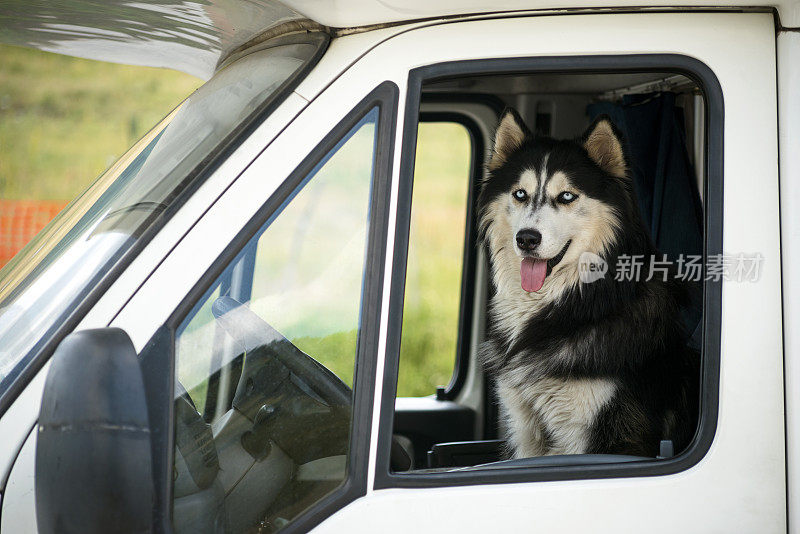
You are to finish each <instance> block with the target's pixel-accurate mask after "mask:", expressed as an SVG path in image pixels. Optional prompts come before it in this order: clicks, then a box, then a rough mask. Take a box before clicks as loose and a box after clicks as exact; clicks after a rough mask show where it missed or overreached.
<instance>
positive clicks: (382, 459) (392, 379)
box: [374, 54, 724, 489]
mask: <svg viewBox="0 0 800 534" xmlns="http://www.w3.org/2000/svg"><path fill="white" fill-rule="evenodd" d="M609 71H613V72H664V71H669V72H675V73H680V74H683V75H685V76H687V77H689V78H691V79H693V80H694V81H695V82H696V83H698V85H699V86H700V88H701V90H702V92H703V95H704V96H705V99H706V121H707V126H708V127H707V129H706V136H707V138H706V141H707V142H706V153H707V155H708V157H707V158H706V183H705V194H704V196H703V198H705V199H706V205H705V234H704V235H705V246H704V253H705V255H706V256H705V257H708V256H709V255H712V254H721V253H722V231H723V220H722V215H723V212H722V201H723V196H722V193H723V133H724V132H723V127H724V105H723V103H724V99H723V94H722V88H721V86H720V84H719V80H718V79H717V77H716V75H715V74H714V72H713V71H712V70H711V69H710V68H709V67H708V66H707V65H705V64H704V63H702V62H701V61H699V60H697V59H694V58H691V57H688V56H684V55H678V54H630V55H598V56H575V57H525V58H505V59H479V60H467V61H454V62H447V63H441V64H436V65H430V66H425V67H419V68H416V69H414V70H412V71H411V72H410V73H409V80H408V95H407V97H406V109H405V116H404V121H405V122H404V127H403V147H402V154H401V159H400V178H399V179H400V184H399V193H398V211H397V225H396V233H395V245H394V250H395V251H396V253H395V255H394V258H393V265H392V277H391V284H392V286H391V292H390V301H389V325H388V332H387V346H386V361H385V366H384V375H383V397H382V398H381V412H380V422H379V435H378V450H377V465H376V472H375V482H374V488H375V489H382V488H390V487H407V488H409V487H411V488H415V487H416V488H421V487H440V486H463V485H474V484H498V483H512V482H533V481H546V480H575V479H591V478H614V477H634V476H657V475H666V474H671V473H676V472H679V471H683V470H685V469H688V468H690V467H692V466H694V465H695V464H697V463H698V462H699V461H700V460H701V459H702V458H703V457H704V456H705V454H706V452H707V451H708V449H709V447H710V446H711V443H712V441H713V439H714V435H715V433H716V428H717V417H718V399H719V367H720V365H719V362H720V334H721V332H720V327H721V315H722V283H721V282H720V281H705V282H704V291H703V298H704V301H703V326H704V328H703V355H702V392H701V399H700V405H701V413H700V420H699V424H698V431H697V434H696V435H695V438H694V440H693V441H692V444H691V445H690V446H689V447H688V448H687V449H686V451H684V452H683V453H681V454H680V455H678V456H675V457H673V458H669V459H664V460H651V461H642V462H635V463H631V464H624V463H619V464H605V465H581V466H552V467H535V468H526V467H519V468H518V469H503V470H500V469H497V470H492V469H486V470H485V471H484V470H481V472H476V471H462V472H448V473H435V474H428V473H413V472H412V473H392V472H391V471H390V464H389V452H390V446H391V439H392V424H393V419H394V400H395V395H396V385H397V368H398V360H399V349H400V337H401V329H402V324H403V294H404V284H405V271H406V254H405V252H404V251H406V250H407V248H408V235H409V223H410V213H411V183H412V180H413V171H414V158H415V149H416V141H417V139H416V137H417V119H418V116H419V105H420V95H421V91H422V83H423V82H431V81H434V80H442V79H447V78H458V77H464V76H471V75H478V74H482V75H485V74H512V73H535V72H540V73H541V72H557V73H565V74H566V73H578V72H579V73H584V74H585V73H606V72H609Z"/></svg>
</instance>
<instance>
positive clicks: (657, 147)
mask: <svg viewBox="0 0 800 534" xmlns="http://www.w3.org/2000/svg"><path fill="white" fill-rule="evenodd" d="M587 112H588V114H589V116H590V117H591V119H592V120H594V119H595V118H596V117H597V116H598V115H602V114H606V115H608V116H609V117H611V120H612V121H613V122H614V124H615V125H616V126H617V128H619V129H620V131H621V132H622V135H623V137H624V141H625V144H626V145H627V147H628V156H629V159H630V161H629V166H630V169H631V174H632V177H633V180H634V188H635V190H636V196H637V198H638V201H639V209H640V210H641V213H642V217H643V219H644V221H645V225H646V226H647V227H648V229H649V230H650V236H651V237H652V238H653V241H654V242H655V244H656V247H657V248H658V250H659V251H661V252H662V253H664V254H667V256H668V257H669V259H671V260H673V261H674V260H675V259H677V257H678V256H679V255H680V254H684V255H694V254H698V255H699V254H702V252H703V212H702V206H701V203H700V196H699V193H698V191H697V181H696V180H695V174H694V171H693V169H692V166H691V163H690V161H689V155H688V154H687V153H686V135H685V132H684V120H683V108H680V107H677V106H676V105H675V93H669V92H664V93H649V94H641V95H628V96H625V97H623V99H622V101H620V102H599V103H596V104H591V105H589V107H588V110H587Z"/></svg>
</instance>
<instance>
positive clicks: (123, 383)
mask: <svg viewBox="0 0 800 534" xmlns="http://www.w3.org/2000/svg"><path fill="white" fill-rule="evenodd" d="M37 430H38V437H37V440H38V441H37V445H36V479H35V481H36V482H35V486H36V518H37V522H38V528H39V532H42V533H57V532H58V533H62V532H81V533H101V532H102V533H106V532H147V531H150V530H151V529H152V525H153V502H154V483H153V476H152V452H151V435H150V428H149V423H148V415H147V399H146V395H145V387H144V383H143V380H142V372H141V369H140V366H139V361H138V357H137V355H136V350H135V348H134V346H133V343H132V342H131V340H130V338H129V337H128V335H127V334H126V333H125V332H124V331H123V330H120V329H118V328H101V329H95V330H84V331H80V332H76V333H74V334H71V335H69V336H68V337H66V338H65V339H64V341H62V342H61V344H60V345H59V346H58V348H57V349H56V351H55V353H54V355H53V359H52V363H51V366H50V370H49V371H48V373H47V381H46V382H45V388H44V395H43V396H42V406H41V411H40V413H39V423H38V429H37Z"/></svg>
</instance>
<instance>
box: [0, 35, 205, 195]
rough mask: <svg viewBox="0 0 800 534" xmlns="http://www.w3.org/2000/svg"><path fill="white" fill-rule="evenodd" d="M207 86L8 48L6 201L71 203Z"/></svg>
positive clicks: (2, 60)
mask: <svg viewBox="0 0 800 534" xmlns="http://www.w3.org/2000/svg"><path fill="white" fill-rule="evenodd" d="M201 83H202V82H201V80H199V79H197V78H194V77H192V76H189V75H188V74H183V73H179V72H174V71H170V70H165V69H155V68H148V67H133V66H128V65H117V64H113V63H103V62H99V61H90V60H86V59H78V58H72V57H67V56H61V55H58V54H51V53H47V52H41V51H38V50H32V49H27V48H20V47H14V46H6V45H0V198H6V199H9V198H12V199H38V200H45V199H47V200H69V199H71V198H72V197H74V196H76V195H77V194H78V193H80V192H81V191H82V190H83V189H84V188H86V187H87V186H88V185H89V184H90V183H91V182H92V181H93V180H94V178H96V177H97V176H98V175H99V174H100V173H102V172H103V170H104V169H106V168H107V167H108V166H109V165H110V164H111V163H113V162H114V161H115V160H116V159H117V158H118V157H119V156H121V155H122V154H123V153H124V152H125V151H126V150H127V149H128V148H129V147H130V146H131V145H132V144H133V143H134V142H135V141H136V140H137V139H139V138H140V137H141V136H142V135H144V134H145V133H146V132H147V131H148V130H149V129H150V128H151V127H152V126H153V125H155V124H156V123H157V122H158V121H159V120H160V119H162V118H163V117H164V116H165V115H166V114H167V113H169V112H170V111H171V110H172V109H173V108H174V107H175V106H177V105H178V104H179V103H180V102H181V101H182V100H183V99H184V98H186V97H187V96H189V94H191V93H192V91H194V90H195V89H196V88H197V87H199V86H200V84H201Z"/></svg>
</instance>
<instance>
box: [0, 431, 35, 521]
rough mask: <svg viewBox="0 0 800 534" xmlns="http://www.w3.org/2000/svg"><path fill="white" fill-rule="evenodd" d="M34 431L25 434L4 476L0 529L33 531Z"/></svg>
mask: <svg viewBox="0 0 800 534" xmlns="http://www.w3.org/2000/svg"><path fill="white" fill-rule="evenodd" d="M35 467H36V431H35V430H34V431H32V432H30V433H29V434H28V436H27V439H26V440H25V444H24V445H23V447H22V449H21V450H20V452H19V456H18V457H17V461H16V462H15V463H14V468H13V469H12V470H11V474H10V476H9V477H8V486H7V487H6V491H5V494H4V498H3V502H2V505H3V508H2V510H3V511H2V514H0V532H3V533H4V534H5V533H6V532H9V533H11V532H13V533H14V534H36V532H37V528H36V488H35V485H34V477H35Z"/></svg>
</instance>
